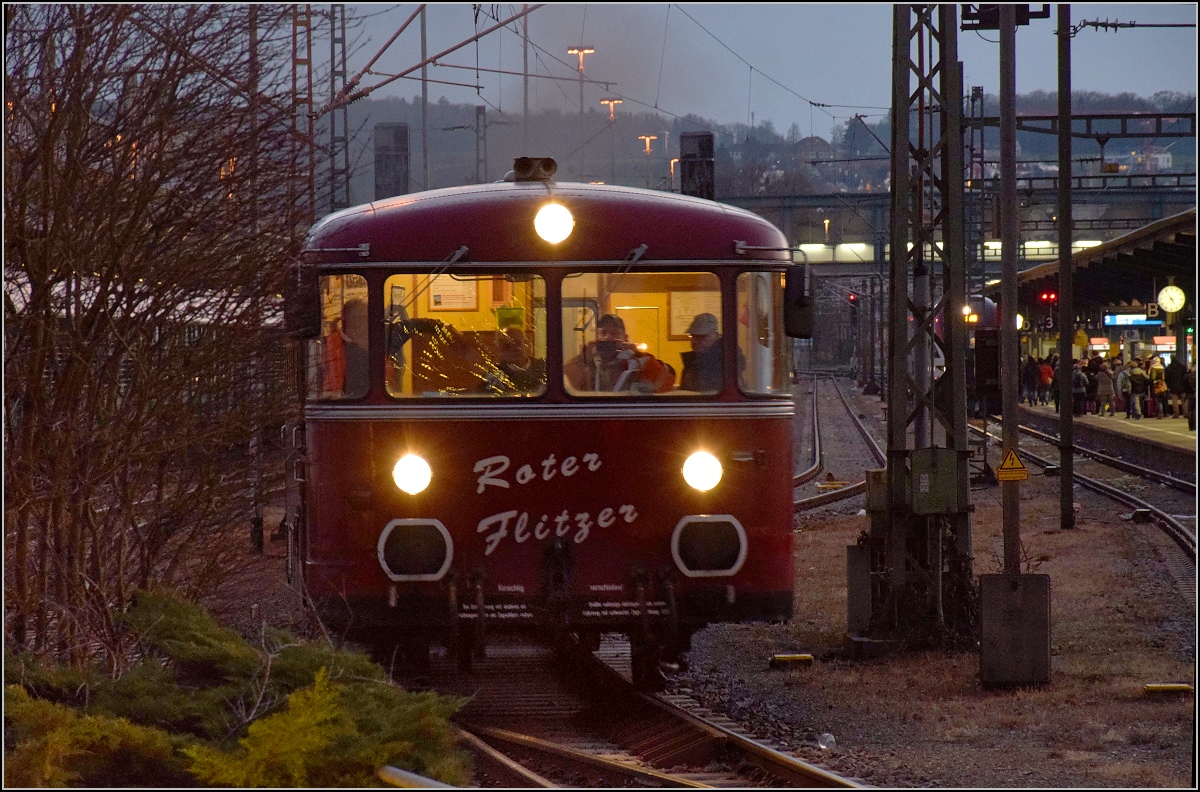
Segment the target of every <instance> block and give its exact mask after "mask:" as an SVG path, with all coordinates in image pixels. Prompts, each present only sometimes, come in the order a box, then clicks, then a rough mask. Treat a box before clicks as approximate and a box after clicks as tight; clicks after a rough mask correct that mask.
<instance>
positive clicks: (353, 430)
mask: <svg viewBox="0 0 1200 792" xmlns="http://www.w3.org/2000/svg"><path fill="white" fill-rule="evenodd" d="M554 170H555V165H554V162H553V160H550V159H538V158H519V159H518V160H516V162H515V163H514V169H513V172H511V173H510V174H509V176H507V177H506V179H505V180H504V181H503V182H497V183H493V184H486V185H475V186H468V187H457V188H450V189H442V190H434V191H429V192H424V193H416V194H411V195H405V196H400V197H397V198H392V199H388V200H383V201H377V202H375V203H371V204H367V205H363V206H358V207H354V208H350V209H346V210H343V211H340V212H337V213H335V214H332V215H330V216H328V217H326V218H324V219H322V220H321V221H319V222H318V223H317V224H316V225H314V226H313V228H312V229H311V231H310V233H309V235H308V238H307V240H306V242H305V249H304V252H303V255H302V260H301V261H300V262H299V263H298V265H297V267H296V269H295V271H294V273H293V279H292V285H293V288H292V292H291V293H290V294H289V295H288V297H287V302H286V307H287V321H288V327H289V330H290V332H291V333H292V334H293V335H294V336H297V337H300V338H301V339H302V342H301V343H300V344H299V345H298V347H299V356H300V360H299V366H298V368H299V370H300V371H302V372H303V376H302V379H303V383H302V385H301V387H302V389H303V391H304V398H303V419H304V431H303V432H302V433H299V434H298V435H297V438H298V439H297V445H298V454H299V458H300V461H301V463H302V464H301V470H302V471H303V473H302V475H301V476H299V477H300V478H302V479H303V480H304V484H303V487H304V490H303V499H302V506H301V509H300V511H301V517H300V519H298V520H296V521H294V523H295V524H294V525H292V527H291V529H290V530H291V533H292V535H291V536H290V542H289V547H290V548H291V551H290V552H291V553H292V554H293V557H294V562H295V564H296V568H297V569H298V574H297V577H298V579H299V582H300V583H301V584H302V585H303V587H304V590H305V593H306V595H307V596H308V597H309V598H311V601H312V602H313V603H314V604H315V606H316V607H317V609H318V611H319V613H320V614H321V615H322V618H323V620H324V621H325V623H326V625H327V626H328V627H329V628H330V629H331V630H332V631H335V632H337V633H338V634H342V635H345V636H348V637H350V638H354V639H357V640H360V641H365V642H367V643H371V644H375V645H382V646H384V647H385V650H386V647H389V646H393V645H395V646H398V647H400V648H401V649H402V650H403V652H404V653H405V654H406V655H407V657H408V659H409V660H410V661H414V662H416V663H421V662H422V661H427V659H428V653H429V650H430V645H431V644H441V645H445V646H447V647H448V648H449V649H450V650H451V652H452V653H453V654H454V655H455V657H456V659H457V663H458V666H459V668H460V669H463V670H464V671H468V670H469V669H470V667H471V664H472V662H473V659H476V658H478V657H479V656H481V652H482V651H483V648H484V647H485V646H486V642H487V636H488V635H489V634H491V633H493V632H498V631H509V630H511V631H524V632H530V633H534V634H537V635H539V636H541V637H543V638H545V639H546V640H547V641H549V642H556V643H557V642H562V641H574V640H578V641H581V642H583V643H584V644H585V645H591V646H596V645H598V643H599V639H600V636H601V635H602V634H604V633H611V632H618V633H624V634H627V635H628V636H629V639H630V645H631V649H632V661H633V675H634V679H635V682H636V683H637V684H638V685H639V686H641V687H643V688H646V689H652V688H655V687H657V686H659V685H661V683H662V679H663V678H662V674H661V670H660V667H661V663H662V662H663V661H668V660H680V659H681V656H682V653H683V652H685V651H686V649H687V648H688V646H689V644H690V638H691V635H692V633H694V632H695V631H696V630H698V629H700V628H701V627H703V626H704V625H706V624H710V623H714V622H730V621H782V620H787V619H789V618H790V617H791V615H792V609H793V604H792V603H793V592H794V585H795V570H794V568H793V561H792V531H793V508H792V484H791V481H792V472H793V471H792V465H793V451H792V432H793V428H792V421H793V414H794V406H793V397H792V391H791V385H790V382H791V377H790V374H791V372H790V361H791V346H792V344H791V337H794V336H806V337H807V336H810V335H811V305H810V303H809V298H808V296H807V289H806V284H805V283H804V277H805V273H804V269H803V267H801V266H799V265H795V264H793V262H792V255H791V251H790V250H789V248H788V245H787V242H786V240H785V238H784V237H783V235H782V234H781V233H780V231H779V230H778V229H776V228H775V227H774V226H772V225H771V224H770V223H768V222H767V221H765V220H763V219H762V218H760V217H758V216H756V215H754V214H751V213H749V212H746V211H744V210H741V209H737V208H734V207H731V206H727V205H723V204H718V203H715V202H713V201H709V200H704V199H700V198H693V197H687V196H680V195H676V194H671V193H662V192H653V191H649V190H640V189H633V188H624V187H615V186H608V185H590V184H577V183H558V182H555V181H554V180H553V178H552V177H553V174H554Z"/></svg>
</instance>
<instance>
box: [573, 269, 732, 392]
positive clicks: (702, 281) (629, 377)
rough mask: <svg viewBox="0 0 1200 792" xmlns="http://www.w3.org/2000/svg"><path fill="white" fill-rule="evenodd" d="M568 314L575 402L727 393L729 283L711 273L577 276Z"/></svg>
mask: <svg viewBox="0 0 1200 792" xmlns="http://www.w3.org/2000/svg"><path fill="white" fill-rule="evenodd" d="M562 314H563V315H562V333H563V337H562V349H563V358H562V366H563V387H564V388H565V389H566V391H567V393H569V394H571V395H573V396H582V397H594V396H604V397H613V396H617V397H627V396H670V395H692V396H695V395H712V394H715V393H718V392H720V391H721V390H722V388H723V387H724V382H725V376H726V372H725V370H724V357H725V343H726V342H725V341H724V340H723V339H724V335H723V330H724V328H722V327H721V322H722V318H721V316H722V315H721V282H720V279H719V278H718V277H717V276H716V275H715V274H713V273H711V272H627V273H602V272H575V273H570V274H568V275H567V276H566V277H565V278H564V279H563V284H562Z"/></svg>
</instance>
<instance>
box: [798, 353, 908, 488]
mask: <svg viewBox="0 0 1200 792" xmlns="http://www.w3.org/2000/svg"><path fill="white" fill-rule="evenodd" d="M811 381H812V393H813V400H812V402H813V406H812V426H813V448H814V453H813V456H814V457H815V458H816V462H814V465H813V467H812V468H809V470H807V471H805V472H804V473H801V474H797V476H795V477H794V478H793V480H792V483H793V485H794V486H800V485H802V484H805V483H807V482H809V481H812V480H813V479H814V478H816V476H817V474H818V473H819V472H820V471H821V470H822V469H824V468H825V467H827V460H826V458H825V454H824V452H823V451H822V442H823V441H822V436H823V435H825V434H826V432H829V431H831V430H833V428H834V427H833V425H834V424H835V423H842V424H844V423H845V421H846V420H847V419H848V420H849V422H850V424H851V425H852V426H853V427H854V430H855V431H856V432H857V435H858V437H859V438H860V439H861V440H862V442H863V443H865V445H866V448H867V450H868V451H869V453H870V458H872V459H873V460H874V461H875V463H876V464H878V465H884V464H885V463H886V461H887V456H886V455H885V454H884V452H883V450H882V449H881V448H880V447H879V444H878V443H877V442H875V438H873V437H872V436H871V433H870V432H869V431H867V428H866V426H865V425H864V424H863V422H862V421H861V420H860V419H859V417H858V413H857V411H856V410H855V409H854V407H853V405H851V403H850V401H849V399H847V398H846V394H845V393H844V392H843V391H842V389H841V387H840V386H839V385H838V383H837V379H836V378H835V377H832V376H828V377H821V376H814V377H813V378H812V380H811ZM826 387H831V388H833V390H834V392H835V393H836V394H837V396H838V399H839V401H840V402H841V404H842V407H843V408H844V409H845V416H844V417H843V416H842V415H841V413H839V415H838V416H837V418H836V419H835V418H834V417H833V416H830V417H829V420H828V423H829V424H830V425H829V426H822V424H821V419H820V412H819V408H818V399H817V393H818V391H819V390H820V389H822V388H826ZM838 428H839V429H840V430H841V435H842V437H844V436H845V435H846V434H848V433H847V432H845V431H844V426H843V427H838ZM839 450H840V451H842V453H843V454H844V453H845V446H844V445H842V446H841V447H840V449H839ZM843 464H844V463H843ZM866 469H867V468H866V466H864V467H863V470H864V471H865V470H866ZM858 475H859V472H857V471H856V472H855V477H856V478H857V477H858ZM818 486H820V485H819V484H818ZM866 489H867V482H866V479H865V478H862V479H861V480H858V481H856V482H855V483H853V484H851V483H849V482H846V483H845V485H844V486H841V487H839V488H837V489H830V490H829V491H828V492H822V493H820V494H818V495H814V496H810V497H807V498H800V499H797V500H795V501H793V504H792V505H793V506H794V508H795V510H796V511H806V510H808V509H815V508H817V507H820V506H826V505H828V504H830V503H836V502H838V501H842V500H847V499H849V498H853V497H855V496H856V495H861V494H863V493H864V492H866Z"/></svg>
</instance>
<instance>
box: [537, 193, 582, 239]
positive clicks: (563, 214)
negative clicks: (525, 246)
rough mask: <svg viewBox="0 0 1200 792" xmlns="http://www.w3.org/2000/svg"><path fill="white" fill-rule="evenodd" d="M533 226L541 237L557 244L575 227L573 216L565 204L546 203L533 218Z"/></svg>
mask: <svg viewBox="0 0 1200 792" xmlns="http://www.w3.org/2000/svg"><path fill="white" fill-rule="evenodd" d="M533 228H534V230H535V231H537V235H538V236H540V237H541V238H542V239H544V240H546V241H547V242H549V243H550V244H552V245H557V244H558V243H559V242H562V241H563V240H564V239H566V238H567V237H569V236H570V235H571V231H572V230H573V229H574V228H575V218H573V217H571V213H570V212H569V211H568V210H567V207H565V206H561V205H560V204H553V203H552V204H546V205H545V206H543V207H542V208H541V209H539V210H538V213H537V216H536V217H534V218H533Z"/></svg>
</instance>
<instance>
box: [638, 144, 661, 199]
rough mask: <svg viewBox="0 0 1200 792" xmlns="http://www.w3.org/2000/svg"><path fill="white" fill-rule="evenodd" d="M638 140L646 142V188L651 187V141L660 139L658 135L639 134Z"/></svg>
mask: <svg viewBox="0 0 1200 792" xmlns="http://www.w3.org/2000/svg"><path fill="white" fill-rule="evenodd" d="M638 140H642V141H645V143H646V189H647V190H649V189H650V141H651V140H658V135H638Z"/></svg>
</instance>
